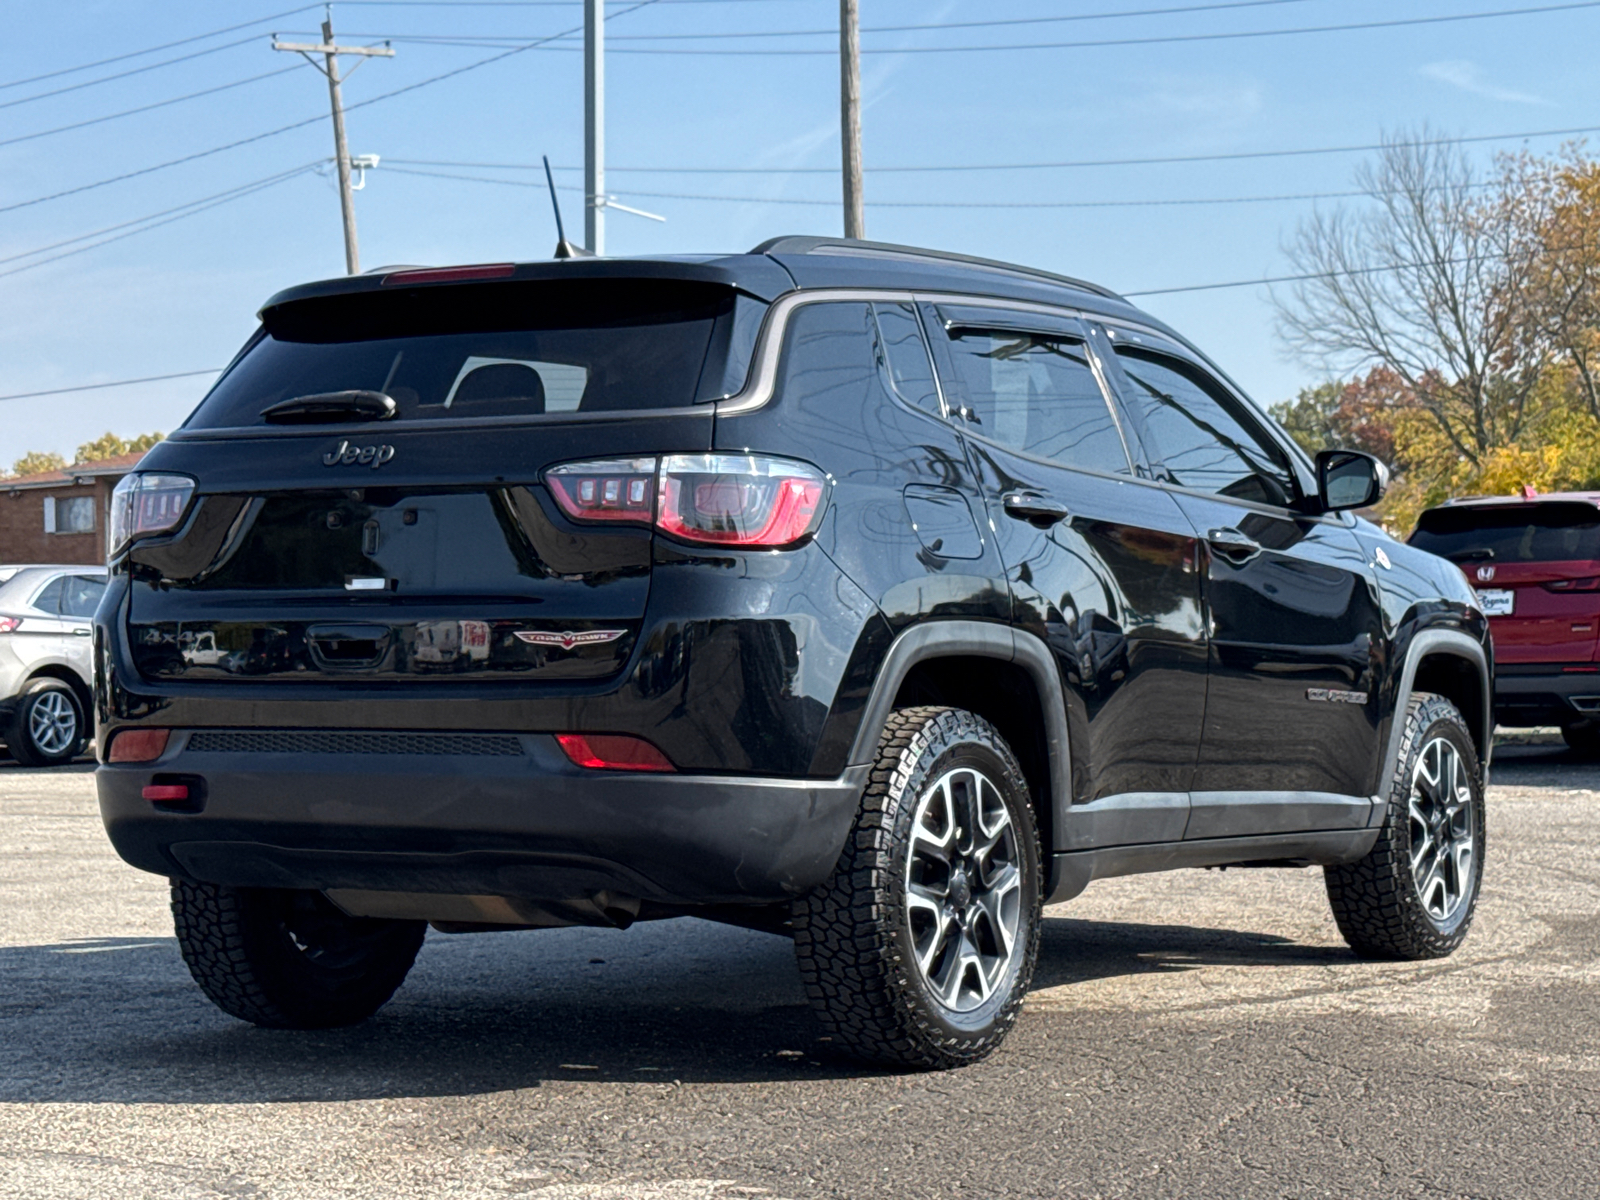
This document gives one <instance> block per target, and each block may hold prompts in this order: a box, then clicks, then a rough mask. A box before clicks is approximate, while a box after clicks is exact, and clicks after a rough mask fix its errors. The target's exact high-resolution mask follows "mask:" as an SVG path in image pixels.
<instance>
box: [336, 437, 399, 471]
mask: <svg viewBox="0 0 1600 1200" xmlns="http://www.w3.org/2000/svg"><path fill="white" fill-rule="evenodd" d="M393 457H394V447H393V446H352V445H351V444H350V443H349V442H348V441H343V442H340V443H339V444H338V445H337V446H335V447H334V448H333V449H332V450H329V451H328V452H327V453H326V454H324V455H323V456H322V465H323V466H325V467H337V466H346V467H351V466H355V465H356V464H357V463H365V464H367V465H368V466H370V467H371V468H372V469H373V470H374V471H376V470H377V469H378V468H379V467H381V466H383V464H384V463H386V462H388V461H389V460H390V459H391V458H393Z"/></svg>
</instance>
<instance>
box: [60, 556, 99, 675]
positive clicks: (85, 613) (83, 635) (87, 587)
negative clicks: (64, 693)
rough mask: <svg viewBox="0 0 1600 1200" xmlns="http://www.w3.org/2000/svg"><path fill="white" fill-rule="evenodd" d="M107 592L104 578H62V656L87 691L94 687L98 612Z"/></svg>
mask: <svg viewBox="0 0 1600 1200" xmlns="http://www.w3.org/2000/svg"><path fill="white" fill-rule="evenodd" d="M105 590H106V580H105V576H104V575H89V574H83V575H64V576H62V577H61V592H60V614H61V623H62V654H63V657H65V658H66V660H67V661H68V662H69V663H71V664H72V668H73V670H75V671H77V673H78V676H79V678H81V679H82V680H83V682H84V686H86V687H89V686H93V684H94V655H93V640H92V634H93V632H94V610H95V609H96V608H98V607H99V605H100V597H101V596H102V595H103V594H104V593H105Z"/></svg>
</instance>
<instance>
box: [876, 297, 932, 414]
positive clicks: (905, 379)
mask: <svg viewBox="0 0 1600 1200" xmlns="http://www.w3.org/2000/svg"><path fill="white" fill-rule="evenodd" d="M872 311H873V315H874V316H875V317H876V318H877V321H878V345H879V346H880V347H881V348H882V352H883V358H884V368H885V370H887V372H888V374H889V386H890V388H892V389H893V391H894V392H895V394H896V395H898V396H899V397H900V398H901V399H902V400H904V401H905V402H906V403H907V404H909V405H911V406H912V407H913V408H920V409H922V410H923V411H924V412H929V413H932V414H933V415H934V416H936V417H942V416H944V408H943V406H942V405H941V404H940V403H939V387H938V385H937V384H936V383H934V381H933V360H932V359H930V358H929V357H928V345H927V343H926V342H924V341H923V340H922V322H921V321H919V320H918V319H917V313H916V310H915V309H914V308H912V307H911V305H909V304H882V303H879V304H874V305H873V306H872Z"/></svg>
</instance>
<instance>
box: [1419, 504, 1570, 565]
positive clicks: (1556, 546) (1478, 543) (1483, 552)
mask: <svg viewBox="0 0 1600 1200" xmlns="http://www.w3.org/2000/svg"><path fill="white" fill-rule="evenodd" d="M1411 544H1412V545H1413V546H1417V547H1420V548H1421V549H1423V550H1427V551H1428V552H1430V553H1432V554H1439V555H1442V556H1444V557H1445V558H1450V559H1454V560H1455V561H1456V562H1561V561H1566V560H1572V559H1588V560H1593V559H1600V512H1597V511H1596V510H1595V508H1594V506H1593V505H1590V504H1528V505H1518V506H1517V507H1515V508H1511V507H1507V508H1465V507H1463V508H1435V509H1431V510H1429V511H1428V512H1425V513H1423V514H1422V518H1421V519H1420V520H1419V521H1418V522H1417V530H1416V532H1415V533H1413V534H1412V535H1411Z"/></svg>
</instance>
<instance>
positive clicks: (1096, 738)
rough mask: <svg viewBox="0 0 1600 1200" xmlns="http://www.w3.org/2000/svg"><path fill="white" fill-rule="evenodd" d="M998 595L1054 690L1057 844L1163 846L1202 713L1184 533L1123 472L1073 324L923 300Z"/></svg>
mask: <svg viewBox="0 0 1600 1200" xmlns="http://www.w3.org/2000/svg"><path fill="white" fill-rule="evenodd" d="M924 316H925V318H926V319H927V322H928V326H929V332H930V334H931V337H932V340H933V342H934V344H935V347H936V355H935V357H936V361H937V362H938V363H939V366H940V370H941V378H943V380H944V381H945V383H946V392H947V394H948V396H949V399H950V403H951V408H952V410H953V411H955V412H956V413H958V414H959V415H960V417H961V419H962V420H963V422H964V424H965V427H966V431H967V435H968V444H969V448H970V451H971V453H972V456H973V459H974V462H975V464H976V466H977V469H978V474H979V478H980V480H981V482H982V484H983V487H984V491H985V494H986V497H987V502H988V505H989V514H990V521H991V523H992V525H993V527H994V529H995V531H996V536H997V538H998V541H999V545H1000V552H1001V557H1002V559H1003V561H1004V563H1005V566H1006V570H1007V572H1008V578H1009V583H1010V588H1011V593H1012V604H1013V614H1014V616H1013V620H1014V621H1015V623H1016V624H1017V625H1018V626H1019V627H1020V628H1022V629H1025V630H1027V631H1029V632H1031V633H1033V634H1035V635H1037V636H1038V637H1040V638H1041V639H1043V640H1044V642H1045V643H1046V644H1047V645H1048V646H1049V647H1050V649H1051V650H1052V651H1053V652H1054V655H1055V659H1056V661H1057V663H1058V664H1059V667H1060V670H1061V678H1062V681H1063V684H1064V685H1065V694H1066V700H1067V711H1068V738H1069V743H1070V749H1071V756H1072V768H1073V770H1072V778H1073V796H1072V800H1073V805H1074V811H1073V813H1072V814H1070V817H1071V819H1069V821H1068V822H1067V826H1066V828H1065V829H1061V830H1058V831H1057V846H1056V847H1055V848H1056V849H1075V848H1080V847H1083V846H1087V845H1112V844H1118V843H1124V842H1129V841H1175V840H1178V839H1180V838H1182V836H1183V830H1184V827H1185V824H1186V822H1187V818H1188V797H1187V791H1188V788H1189V786H1190V783H1191V778H1192V776H1193V774H1194V767H1195V756H1196V751H1197V748H1198V746H1199V743H1200V735H1201V722H1202V718H1203V715H1204V707H1205V686H1206V674H1205V670H1206V668H1205V663H1206V650H1205V640H1204V632H1203V629H1202V626H1201V611H1200V587H1199V577H1198V575H1197V573H1196V570H1197V560H1196V554H1197V546H1196V539H1195V538H1194V535H1193V532H1192V530H1191V529H1190V527H1189V524H1188V522H1187V521H1186V520H1185V519H1184V516H1183V513H1182V511H1181V510H1180V509H1179V507H1178V505H1177V504H1176V502H1175V501H1174V500H1173V498H1172V497H1171V496H1170V495H1169V494H1167V493H1166V492H1165V491H1164V490H1162V489H1161V488H1159V487H1155V486H1151V485H1150V484H1148V483H1145V482H1143V481H1140V480H1138V479H1136V478H1135V477H1134V475H1133V473H1132V469H1131V466H1130V459H1129V455H1128V453H1127V450H1126V444H1125V440H1124V436H1123V432H1122V430H1121V428H1120V427H1119V422H1118V420H1117V417H1116V414H1115V413H1114V411H1113V410H1112V406H1111V403H1110V399H1109V396H1108V395H1107V393H1106V391H1105V390H1104V387H1103V384H1102V381H1101V378H1100V375H1099V371H1100V369H1101V368H1100V365H1099V364H1098V362H1097V361H1096V360H1095V357H1094V356H1093V355H1092V353H1091V352H1090V348H1089V346H1088V344H1087V340H1086V337H1085V330H1084V328H1083V326H1082V325H1081V324H1080V323H1079V322H1077V321H1076V320H1073V319H1071V318H1070V317H1067V316H1054V315H1046V314H1039V313H1032V312H1026V311H1016V312H1013V311H1011V310H1006V309H997V308H985V307H976V306H973V307H952V306H949V305H938V306H933V305H926V306H924Z"/></svg>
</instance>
